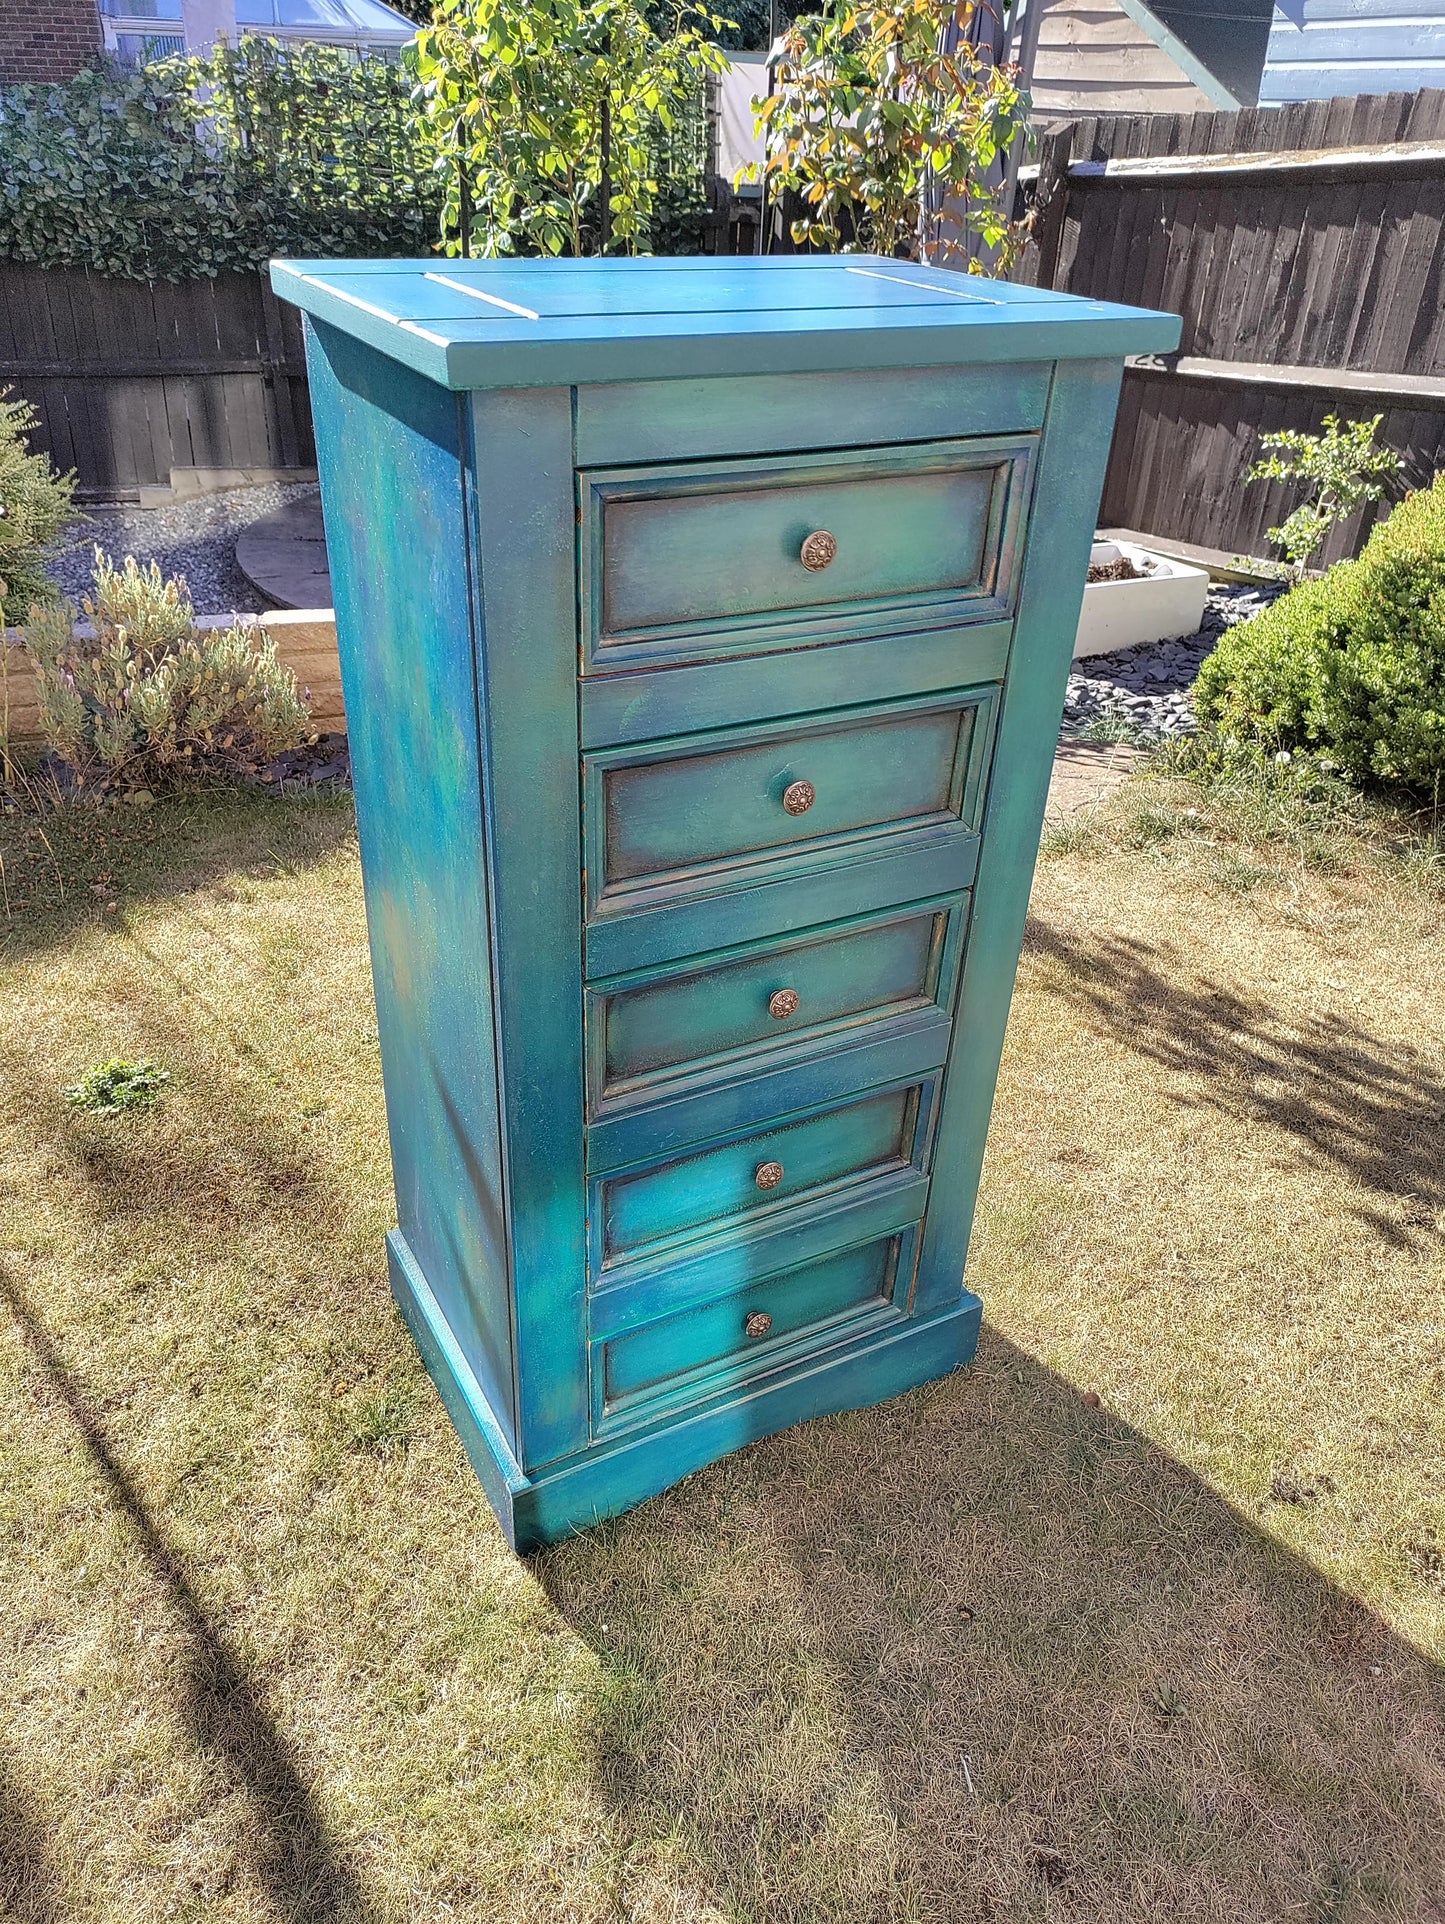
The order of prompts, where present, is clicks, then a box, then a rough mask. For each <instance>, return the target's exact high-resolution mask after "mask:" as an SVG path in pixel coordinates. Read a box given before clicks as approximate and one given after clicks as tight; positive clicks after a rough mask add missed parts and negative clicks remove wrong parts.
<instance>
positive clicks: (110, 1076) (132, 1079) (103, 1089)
mask: <svg viewBox="0 0 1445 1924" xmlns="http://www.w3.org/2000/svg"><path fill="white" fill-rule="evenodd" d="M170 1079H171V1078H170V1073H169V1071H168V1070H165V1069H158V1068H157V1067H156V1065H155V1064H154V1063H153V1062H152V1061H151V1059H150V1057H149V1056H141V1057H140V1059H139V1060H138V1061H136V1062H127V1061H126V1059H125V1057H124V1056H113V1057H112V1058H111V1060H110V1061H109V1062H98V1063H97V1064H96V1065H95V1067H94V1068H93V1069H87V1070H86V1072H85V1074H84V1075H83V1076H82V1077H81V1079H80V1081H79V1082H73V1083H72V1084H71V1085H70V1087H69V1088H68V1089H67V1090H66V1091H65V1100H66V1101H67V1102H68V1103H69V1104H70V1106H71V1108H73V1109H86V1110H89V1112H90V1114H91V1115H93V1116H123V1115H125V1114H126V1113H127V1111H129V1110H133V1109H149V1108H151V1107H153V1106H154V1104H155V1101H156V1098H157V1097H158V1096H159V1095H160V1092H161V1090H162V1089H164V1087H165V1086H166V1084H167V1083H168V1082H169V1081H170Z"/></svg>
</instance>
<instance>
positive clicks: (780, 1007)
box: [768, 989, 798, 1022]
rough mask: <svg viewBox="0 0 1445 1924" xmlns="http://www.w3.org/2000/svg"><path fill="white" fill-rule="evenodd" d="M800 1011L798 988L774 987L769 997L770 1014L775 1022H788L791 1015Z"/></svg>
mask: <svg viewBox="0 0 1445 1924" xmlns="http://www.w3.org/2000/svg"><path fill="white" fill-rule="evenodd" d="M797 1013H798V991H797V990H796V989H774V990H773V992H772V994H771V995H770V996H769V997H768V1014H769V1015H770V1016H771V1017H772V1018H773V1020H774V1022H786V1021H787V1019H788V1017H789V1016H790V1015H796V1014H797Z"/></svg>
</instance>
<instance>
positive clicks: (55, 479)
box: [0, 388, 75, 628]
mask: <svg viewBox="0 0 1445 1924" xmlns="http://www.w3.org/2000/svg"><path fill="white" fill-rule="evenodd" d="M9 393H10V390H9V389H8V388H0V628H3V627H5V626H6V624H7V623H11V622H15V621H18V620H19V619H20V618H21V616H22V615H23V614H24V613H25V612H26V610H27V609H28V608H29V607H30V605H31V603H32V602H44V601H52V600H53V599H54V597H55V588H54V585H53V583H52V582H51V581H50V580H49V579H48V577H47V576H46V573H45V554H46V549H47V548H48V547H49V545H50V543H51V542H52V541H54V539H55V537H56V536H57V535H58V534H59V533H60V531H61V529H62V528H63V527H64V526H65V524H66V522H67V521H68V520H69V519H70V515H71V495H72V494H73V493H74V490H75V476H74V475H73V474H63V475H62V474H56V473H55V471H54V469H53V468H52V467H51V465H50V463H49V461H48V460H47V459H46V457H45V456H44V455H43V454H31V453H30V451H29V447H28V445H27V442H26V438H25V437H26V435H27V434H28V433H29V432H30V430H31V429H32V428H33V427H34V426H35V424H36V417H35V410H34V408H32V407H31V406H30V404H29V402H28V401H12V400H10V399H9V398H8V396H9Z"/></svg>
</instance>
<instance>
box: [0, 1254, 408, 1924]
mask: <svg viewBox="0 0 1445 1924" xmlns="http://www.w3.org/2000/svg"><path fill="white" fill-rule="evenodd" d="M0 1301H3V1302H4V1304H5V1306H6V1308H7V1309H8V1310H9V1312H10V1315H11V1316H12V1318H13V1319H14V1323H15V1327H16V1329H17V1330H18V1332H19V1334H20V1337H21V1339H22V1341H23V1342H24V1344H25V1346H26V1348H27V1349H28V1350H29V1352H30V1355H31V1357H32V1359H33V1360H34V1362H35V1364H36V1365H37V1366H38V1368H39V1369H40V1371H41V1372H42V1374H43V1377H44V1380H45V1382H46V1384H47V1385H48V1387H49V1388H50V1389H51V1390H52V1391H53V1392H54V1393H55V1395H56V1397H57V1399H58V1401H59V1403H60V1405H61V1406H62V1407H63V1408H64V1410H65V1411H66V1413H67V1415H68V1417H69V1419H70V1422H71V1423H72V1425H73V1427H74V1430H75V1433H76V1435H77V1436H78V1437H79V1439H80V1441H81V1442H82V1443H83V1445H84V1446H85V1449H86V1451H87V1452H88V1454H89V1456H90V1459H91V1461H92V1462H93V1463H94V1465H95V1467H96V1469H97V1471H98V1472H99V1474H100V1477H101V1479H102V1481H103V1482H104V1484H105V1486H106V1491H107V1494H108V1496H109V1498H110V1501H111V1502H112V1503H113V1504H114V1505H115V1507H116V1508H117V1509H118V1510H119V1511H120V1512H121V1513H122V1514H123V1515H124V1517H125V1518H126V1520H127V1522H128V1524H129V1525H130V1528H131V1531H132V1532H133V1534H134V1538H135V1541H136V1543H137V1544H138V1545H139V1547H140V1549H141V1551H142V1553H143V1555H144V1557H145V1559H146V1562H147V1563H148V1564H149V1566H150V1568H151V1570H152V1571H153V1572H154V1574H155V1575H156V1576H157V1577H158V1578H159V1579H160V1580H161V1582H162V1584H163V1585H164V1587H165V1591H166V1594H167V1596H168V1597H169V1600H170V1603H171V1607H172V1608H173V1610H174V1612H175V1614H176V1617H177V1619H178V1621H179V1622H180V1624H181V1625H182V1627H183V1629H184V1631H185V1634H186V1637H187V1641H188V1644H189V1673H188V1688H187V1696H186V1699H185V1702H184V1704H183V1706H182V1708H183V1710H184V1713H185V1715H186V1718H187V1721H188V1722H189V1724H190V1727H191V1730H192V1732H193V1734H194V1737H195V1740H196V1742H197V1744H198V1745H200V1747H201V1748H202V1749H204V1750H206V1751H208V1752H209V1753H210V1754H211V1755H212V1756H213V1757H215V1758H216V1759H217V1761H218V1762H219V1763H220V1764H221V1766H222V1767H223V1768H224V1769H225V1770H226V1772H227V1773H228V1774H229V1776H230V1777H231V1778H232V1780H233V1781H234V1782H235V1783H236V1784H237V1785H238V1786H239V1787H240V1788H241V1789H242V1790H244V1791H245V1793H246V1795H247V1796H248V1797H249V1799H250V1802H251V1806H252V1809H253V1811H254V1813H255V1818H256V1827H255V1832H254V1834H253V1839H252V1845H251V1849H250V1851H249V1853H248V1857H249V1863H250V1866H251V1869H252V1870H253V1872H254V1873H255V1875H256V1876H257V1877H258V1878H259V1880H260V1881H261V1883H262V1884H263V1885H264V1887H265V1889H266V1891H267V1893H268V1895H269V1897H270V1899H271V1901H272V1902H273V1904H274V1905H275V1907H276V1909H277V1912H278V1914H279V1915H282V1916H286V1917H293V1916H294V1917H304V1918H306V1919H308V1920H310V1919H316V1920H317V1921H318V1924H323V1921H326V1924H366V1920H368V1919H369V1918H370V1917H371V1916H372V1912H371V1909H370V1907H369V1906H368V1904H367V1903H366V1901H365V1900H364V1898H363V1896H362V1893H361V1891H360V1889H359V1887H358V1885H357V1884H356V1881H355V1879H354V1878H353V1876H352V1874H351V1872H350V1871H349V1870H348V1868H347V1867H346V1865H345V1864H344V1863H342V1862H341V1861H340V1860H339V1859H338V1857H337V1856H336V1854H335V1852H334V1850H333V1848H332V1845H331V1843H330V1840H329V1839H328V1837H327V1834H326V1827H325V1825H324V1823H323V1822H322V1819H321V1815H320V1813H319V1812H318V1810H317V1809H316V1805H315V1802H314V1800H313V1799H312V1796H311V1793H310V1791H309V1790H308V1789H307V1787H306V1785H305V1783H304V1782H303V1781H302V1778H301V1775H300V1773H299V1771H298V1769H297V1763H296V1758H295V1755H294V1753H293V1752H292V1749H291V1747H290V1745H289V1744H288V1743H287V1741H286V1739H285V1738H284V1737H283V1736H282V1735H281V1734H280V1732H279V1731H278V1730H277V1729H276V1727H275V1725H274V1724H273V1723H272V1722H271V1720H270V1718H269V1716H268V1715H267V1712H266V1710H265V1707H264V1705H263V1704H262V1702H261V1699H260V1696H259V1694H258V1692H257V1691H256V1689H255V1687H254V1686H253V1684H252V1683H251V1681H250V1679H249V1677H248V1676H247V1674H246V1672H245V1670H244V1668H243V1667H242V1666H241V1664H240V1663H239V1662H238V1661H237V1659H236V1657H235V1656H234V1655H233V1654H232V1652H231V1650H230V1649H229V1648H228V1646H227V1644H226V1640H225V1638H224V1637H223V1636H222V1635H221V1633H220V1632H219V1631H218V1630H217V1629H216V1627H215V1625H214V1624H212V1622H211V1621H210V1619H209V1618H208V1617H207V1615H206V1613H205V1611H204V1609H203V1608H202V1606H201V1603H200V1601H199V1599H198V1598H197V1596H196V1594H195V1591H194V1590H193V1589H192V1587H191V1584H190V1581H189V1579H188V1577H187V1575H186V1572H185V1569H184V1567H183V1566H182V1564H181V1563H180V1561H179V1559H178V1558H177V1557H176V1555H175V1554H174V1552H173V1551H172V1550H171V1548H170V1545H169V1544H168V1543H167V1541H166V1539H165V1537H164V1535H163V1534H162V1533H161V1531H160V1530H159V1529H158V1528H157V1526H156V1524H155V1522H154V1520H153V1519H152V1517H151V1515H150V1513H149V1511H148V1510H147V1508H146V1506H145V1504H144V1502H143V1501H142V1500H141V1497H140V1494H139V1492H138V1490H137V1489H136V1486H135V1485H134V1484H133V1483H132V1481H131V1479H130V1478H129V1477H128V1476H127V1475H126V1473H125V1471H124V1470H123V1469H122V1468H121V1466H120V1463H119V1462H118V1461H117V1459H116V1456H115V1453H114V1451H113V1450H112V1448H111V1444H110V1441H109V1439H108V1437H107V1435H106V1433H105V1430H104V1428H103V1427H102V1425H101V1423H100V1420H99V1418H98V1417H97V1416H96V1415H95V1413H94V1410H93V1408H92V1406H91V1399H90V1398H89V1397H88V1395H87V1394H86V1392H85V1391H84V1390H83V1389H82V1387H81V1386H80V1385H79V1384H78V1383H77V1382H76V1381H75V1380H74V1378H73V1377H72V1375H71V1373H70V1371H69V1370H68V1369H67V1368H66V1366H65V1364H64V1363H63V1361H62V1360H61V1358H60V1356H59V1354H58V1353H57V1351H56V1349H55V1346H54V1344H53V1343H52V1342H51V1340H50V1337H49V1335H48V1334H47V1333H46V1330H45V1327H44V1325H43V1323H42V1322H41V1320H40V1318H39V1317H38V1316H37V1314H36V1312H35V1310H34V1308H33V1306H32V1305H31V1304H30V1302H29V1301H28V1300H27V1299H26V1297H25V1294H24V1292H23V1291H22V1290H21V1289H20V1287H19V1285H18V1284H17V1283H16V1282H15V1281H14V1279H13V1278H12V1277H11V1276H9V1275H8V1274H6V1273H5V1272H4V1271H3V1270H0ZM17 1808H18V1806H17ZM6 1814H7V1815H8V1813H6ZM24 1815H25V1813H24V1812H23V1811H22V1812H21V1816H22V1818H23V1817H24ZM0 1850H3V1851H6V1852H7V1853H10V1854H14V1855H16V1856H17V1858H18V1860H19V1861H16V1862H11V1861H9V1856H8V1855H7V1856H0V1867H3V1871H4V1874H5V1875H6V1876H7V1877H9V1878H10V1879H11V1880H12V1882H13V1883H14V1884H15V1886H16V1888H17V1889H18V1890H19V1891H20V1892H21V1893H22V1896H23V1894H24V1893H25V1892H26V1891H27V1890H29V1891H31V1892H32V1899H31V1902H32V1910H31V1913H30V1915H32V1916H34V1917H35V1918H37V1919H43V1918H45V1917H46V1916H47V1912H46V1910H45V1909H44V1904H45V1902H46V1898H45V1883H44V1857H43V1853H42V1848H41V1839H40V1835H39V1832H38V1831H37V1830H36V1828H35V1826H34V1825H33V1824H30V1825H28V1826H27V1825H26V1824H25V1823H24V1822H22V1824H21V1825H20V1826H19V1827H18V1828H15V1829H13V1830H11V1831H10V1834H9V1836H8V1838H7V1840H6V1843H5V1844H4V1845H0ZM36 1905H39V1906H40V1908H38V1909H37V1908H35V1906H36ZM8 1914H9V1913H7V1915H8ZM18 1914H19V1915H20V1916H25V1915H26V1913H25V1912H23V1911H21V1912H19V1913H18Z"/></svg>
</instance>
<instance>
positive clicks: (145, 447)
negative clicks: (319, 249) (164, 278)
mask: <svg viewBox="0 0 1445 1924" xmlns="http://www.w3.org/2000/svg"><path fill="white" fill-rule="evenodd" d="M0 386H9V387H11V388H13V389H14V391H15V394H16V395H17V396H18V397H20V398H23V399H24V400H27V401H29V402H31V403H32V405H33V406H34V408H35V410H36V413H37V414H38V415H39V418H40V425H39V428H38V430H37V432H36V434H35V436H34V445H35V446H36V447H38V448H41V449H43V450H44V451H45V452H46V453H47V454H49V456H50V457H51V459H52V460H53V461H54V462H55V464H56V466H57V467H60V468H74V469H75V471H76V473H77V475H78V476H79V480H80V485H79V488H78V490H77V492H78V495H79V497H80V499H82V500H89V501H124V500H135V499H137V498H138V497H139V494H140V490H141V489H142V488H144V487H155V486H160V487H165V486H166V485H168V483H169V481H170V478H171V469H172V468H242V469H257V468H260V469H269V470H293V471H306V470H310V469H312V468H313V467H314V465H315V461H316V449H315V443H314V441H313V440H312V435H311V412H310V407H309V405H308V400H307V393H306V364H305V354H304V350H303V346H302V339H301V330H300V327H299V325H298V324H297V322H296V319H295V317H294V316H293V315H290V314H289V313H288V310H286V309H285V308H283V307H282V305H281V303H280V302H278V301H277V300H276V299H275V297H274V296H273V294H272V293H271V290H270V287H269V286H268V285H267V283H266V281H265V279H264V277H263V276H262V275H260V274H251V273H233V274H219V275H217V276H216V277H215V279H214V280H198V281H182V282H157V283H156V284H154V285H151V284H149V283H146V282H144V281H125V280H113V279H111V278H109V277H108V276H105V275H101V274H93V273H91V272H90V271H89V270H88V269H85V268H56V267H44V268H42V267H31V266H28V265H26V264H24V263H22V262H18V261H5V262H0Z"/></svg>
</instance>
